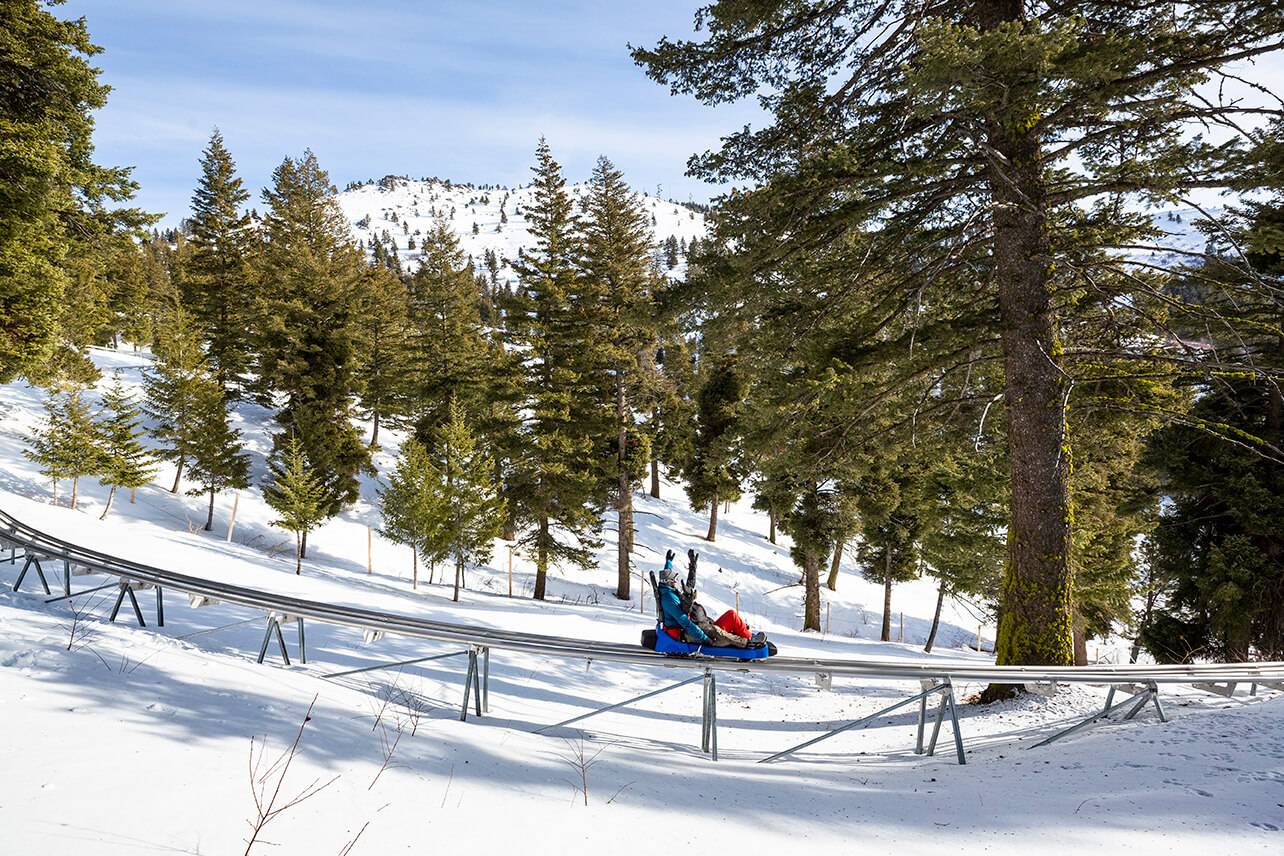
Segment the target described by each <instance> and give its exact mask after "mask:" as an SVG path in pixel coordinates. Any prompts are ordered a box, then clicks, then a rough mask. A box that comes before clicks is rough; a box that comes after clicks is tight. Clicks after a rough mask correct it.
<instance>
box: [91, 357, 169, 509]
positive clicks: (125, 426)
mask: <svg viewBox="0 0 1284 856" xmlns="http://www.w3.org/2000/svg"><path fill="white" fill-rule="evenodd" d="M103 417H104V418H102V419H101V420H100V421H99V422H98V424H97V426H96V427H97V431H98V444H99V448H100V450H101V452H102V465H101V467H100V472H99V481H101V483H102V484H105V485H109V486H110V488H111V490H110V491H109V492H108V493H107V504H106V505H105V506H103V513H102V517H100V518H99V519H100V520H105V519H106V518H107V512H109V511H111V503H112V500H113V499H115V497H116V489H117V488H120V487H123V488H128V490H129V494H130V502H133V501H134V491H136V490H137V489H138V488H140V487H142V486H143V485H145V484H147V483H149V482H150V481H151V480H152V476H154V475H155V474H156V469H155V467H153V466H152V461H153V459H152V454H151V452H149V451H148V450H147V448H146V447H145V446H144V445H143V444H142V442H141V438H142V436H143V433H144V432H143V429H142V410H141V409H140V408H139V406H138V405H137V404H136V403H135V402H134V398H133V396H132V395H130V394H129V392H128V391H127V390H126V389H125V386H124V384H123V383H121V379H120V372H119V371H117V372H116V373H115V374H113V376H112V382H111V386H110V387H108V388H107V391H106V392H105V393H103Z"/></svg>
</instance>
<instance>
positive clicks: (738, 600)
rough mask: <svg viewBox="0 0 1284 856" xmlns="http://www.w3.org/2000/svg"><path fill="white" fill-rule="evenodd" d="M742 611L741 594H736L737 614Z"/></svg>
mask: <svg viewBox="0 0 1284 856" xmlns="http://www.w3.org/2000/svg"><path fill="white" fill-rule="evenodd" d="M739 611H740V592H736V612H739Z"/></svg>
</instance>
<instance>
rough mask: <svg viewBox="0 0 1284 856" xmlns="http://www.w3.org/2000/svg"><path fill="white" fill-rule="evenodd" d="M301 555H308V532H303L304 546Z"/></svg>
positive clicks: (305, 556) (304, 556)
mask: <svg viewBox="0 0 1284 856" xmlns="http://www.w3.org/2000/svg"><path fill="white" fill-rule="evenodd" d="M299 555H300V556H302V557H303V558H305V559H306V558H307V557H308V533H307V532H304V533H303V546H302V547H301V548H300V553H299Z"/></svg>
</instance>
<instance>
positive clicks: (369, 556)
mask: <svg viewBox="0 0 1284 856" xmlns="http://www.w3.org/2000/svg"><path fill="white" fill-rule="evenodd" d="M373 540H374V534H373V532H372V531H371V529H370V527H369V526H367V527H366V576H369V575H370V574H373V573H374V553H373V548H372V547H371V544H370V542H371V541H373Z"/></svg>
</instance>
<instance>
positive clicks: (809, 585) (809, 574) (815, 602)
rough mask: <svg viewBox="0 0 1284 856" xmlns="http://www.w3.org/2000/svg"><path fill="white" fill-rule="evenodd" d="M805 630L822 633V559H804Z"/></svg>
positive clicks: (812, 555)
mask: <svg viewBox="0 0 1284 856" xmlns="http://www.w3.org/2000/svg"><path fill="white" fill-rule="evenodd" d="M803 592H804V594H803V630H815V631H816V632H818V633H819V632H820V557H819V556H817V555H816V554H815V553H807V554H806V555H805V556H804V557H803Z"/></svg>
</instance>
